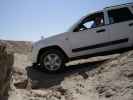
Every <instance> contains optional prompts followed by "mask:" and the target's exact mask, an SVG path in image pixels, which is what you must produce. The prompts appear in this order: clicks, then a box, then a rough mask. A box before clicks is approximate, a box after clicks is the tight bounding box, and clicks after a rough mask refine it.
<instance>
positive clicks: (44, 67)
mask: <svg viewBox="0 0 133 100" xmlns="http://www.w3.org/2000/svg"><path fill="white" fill-rule="evenodd" d="M49 54H56V55H58V56H59V58H60V59H61V65H60V68H58V69H57V70H49V69H48V68H46V66H45V64H44V59H45V57H46V56H48V55H49ZM40 64H41V69H43V70H44V71H45V72H50V73H54V72H61V71H63V70H64V67H65V56H64V54H63V53H62V52H61V51H59V50H55V49H48V50H47V51H44V53H42V55H41V57H40Z"/></svg>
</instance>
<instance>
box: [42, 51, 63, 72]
mask: <svg viewBox="0 0 133 100" xmlns="http://www.w3.org/2000/svg"><path fill="white" fill-rule="evenodd" d="M43 64H44V66H45V68H46V69H47V70H50V71H56V70H58V69H59V68H60V67H61V64H62V60H61V58H60V57H59V56H58V55H57V54H54V53H51V54H48V55H46V56H45V57H44V61H43Z"/></svg>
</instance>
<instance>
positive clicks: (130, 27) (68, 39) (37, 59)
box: [32, 3, 133, 72]
mask: <svg viewBox="0 0 133 100" xmlns="http://www.w3.org/2000/svg"><path fill="white" fill-rule="evenodd" d="M131 46H133V3H130V4H123V5H117V6H112V7H107V8H104V10H101V11H98V12H95V13H91V14H89V15H87V16H84V17H83V18H81V19H80V20H79V21H78V22H77V23H76V24H74V25H73V26H72V27H71V28H70V29H69V30H68V31H67V32H65V33H62V34H59V35H56V36H53V37H50V38H46V39H42V40H39V41H38V42H36V43H34V44H33V53H32V54H33V63H34V64H40V65H41V66H42V67H43V68H44V69H45V70H47V71H49V72H56V71H59V70H61V69H62V68H64V64H65V63H66V62H68V61H70V60H73V59H75V58H81V57H86V56H87V55H89V57H90V56H92V55H94V54H100V53H104V52H106V51H112V50H117V49H121V48H126V47H131Z"/></svg>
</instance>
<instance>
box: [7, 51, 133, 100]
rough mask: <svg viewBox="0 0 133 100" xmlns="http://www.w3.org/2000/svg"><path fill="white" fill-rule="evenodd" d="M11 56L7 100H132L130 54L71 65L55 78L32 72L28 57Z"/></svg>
mask: <svg viewBox="0 0 133 100" xmlns="http://www.w3.org/2000/svg"><path fill="white" fill-rule="evenodd" d="M29 55H30V54H29ZM14 56H15V62H14V71H13V84H12V90H11V91H10V98H9V100H133V99H132V98H133V67H132V66H133V51H130V52H126V53H123V54H121V55H120V54H116V55H110V56H102V57H94V58H91V59H90V58H89V59H86V60H78V61H74V62H71V63H68V64H67V65H69V66H68V67H66V69H65V71H63V72H62V73H57V74H48V73H45V72H43V71H40V70H36V69H33V68H32V67H31V61H30V58H29V56H28V54H27V55H25V54H15V55H14ZM75 64H77V65H75Z"/></svg>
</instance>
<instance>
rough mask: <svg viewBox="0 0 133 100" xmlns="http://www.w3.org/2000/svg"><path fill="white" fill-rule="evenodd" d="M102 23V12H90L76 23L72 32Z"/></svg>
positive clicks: (101, 24)
mask: <svg viewBox="0 0 133 100" xmlns="http://www.w3.org/2000/svg"><path fill="white" fill-rule="evenodd" d="M103 25H104V14H103V12H100V13H95V14H92V15H90V16H88V17H86V18H85V19H83V21H82V22H81V23H80V24H79V25H78V27H77V28H76V29H75V30H74V32H78V31H82V30H86V29H90V28H96V27H99V26H103Z"/></svg>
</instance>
